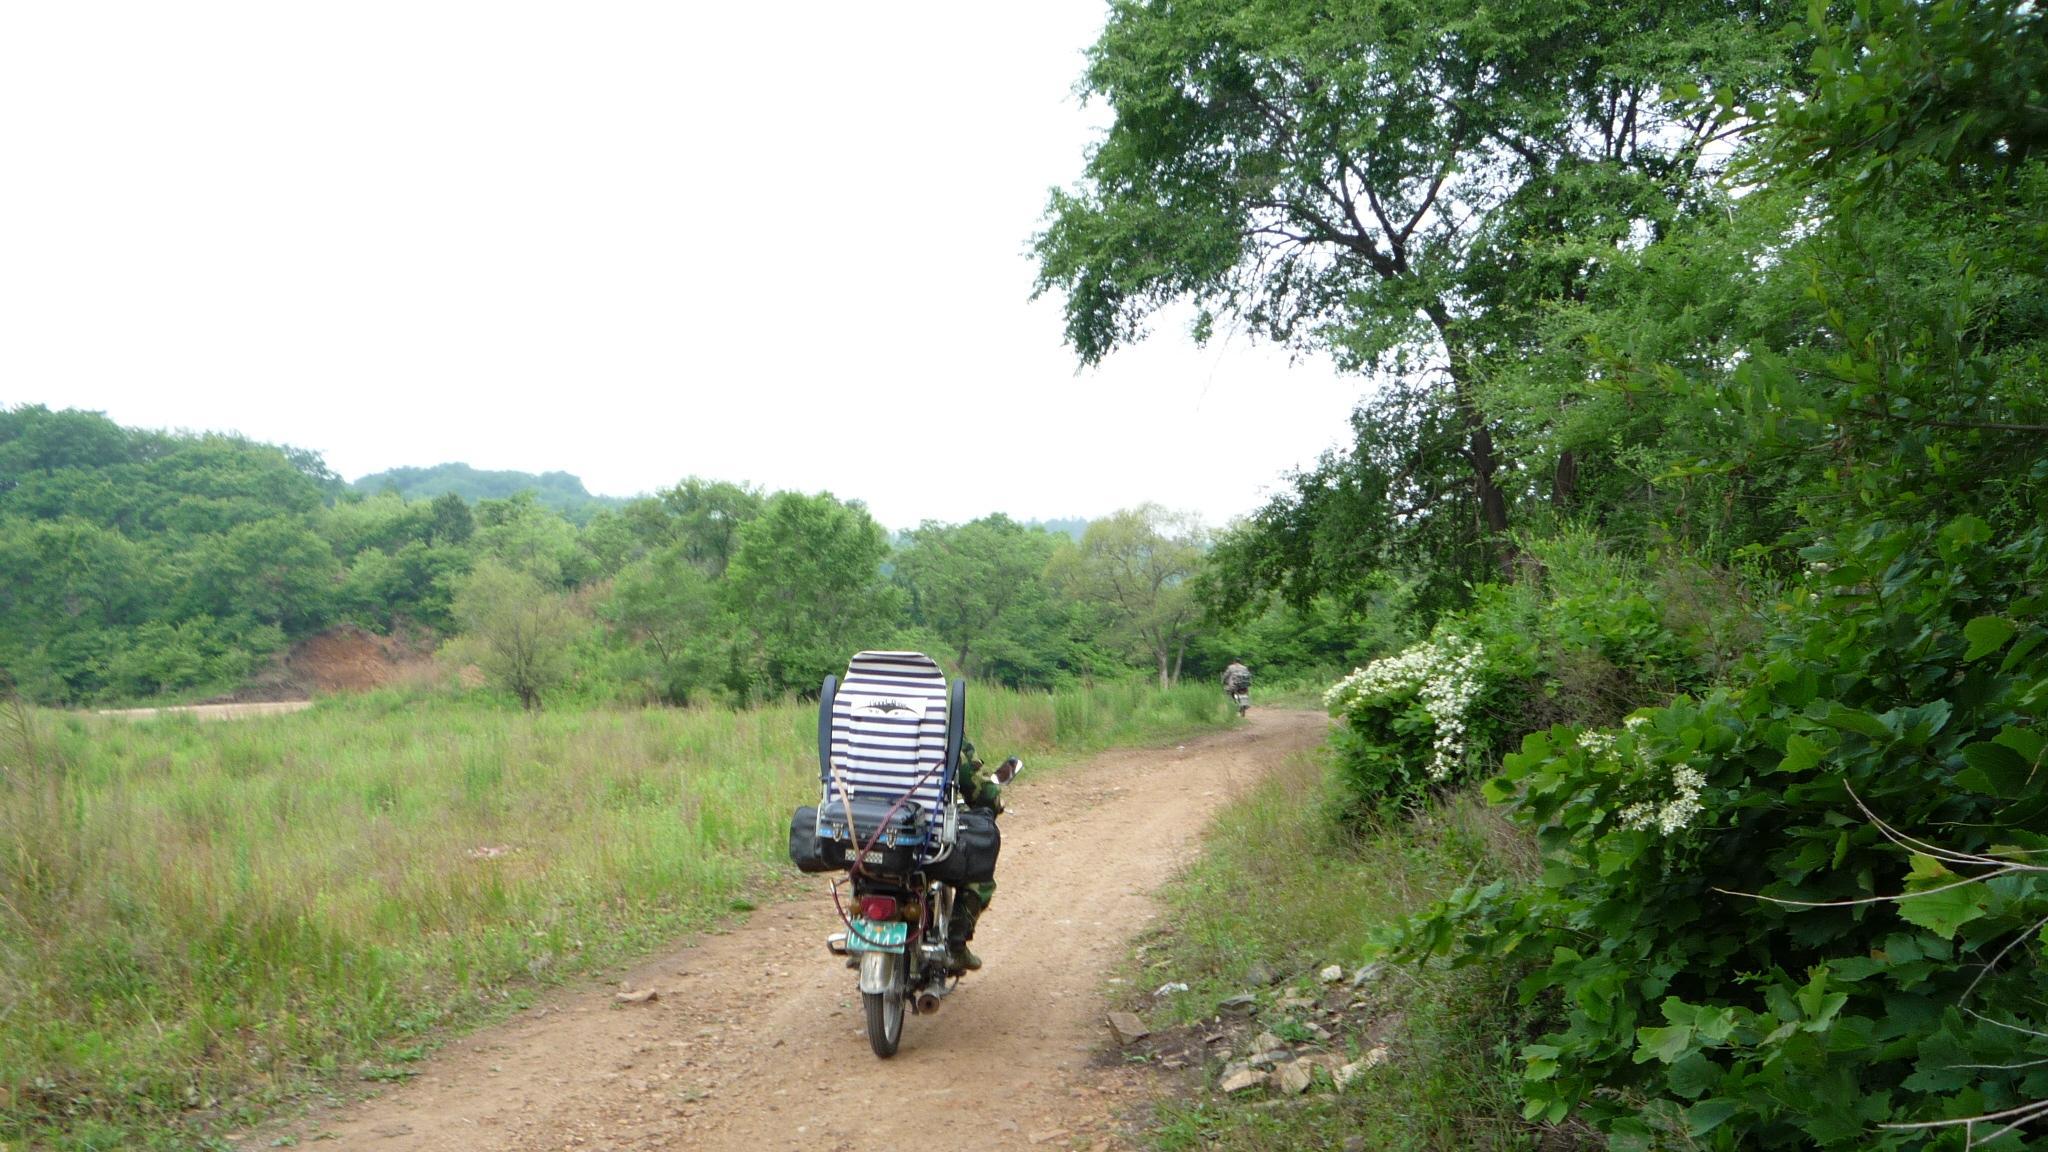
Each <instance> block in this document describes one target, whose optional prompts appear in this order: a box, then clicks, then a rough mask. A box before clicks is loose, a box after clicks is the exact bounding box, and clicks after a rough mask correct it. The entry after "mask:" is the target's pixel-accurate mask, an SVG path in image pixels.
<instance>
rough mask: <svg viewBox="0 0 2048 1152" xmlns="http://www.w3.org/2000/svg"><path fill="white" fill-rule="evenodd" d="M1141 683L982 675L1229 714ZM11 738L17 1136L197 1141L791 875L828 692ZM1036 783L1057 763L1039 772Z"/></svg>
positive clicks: (186, 723) (1045, 732)
mask: <svg viewBox="0 0 2048 1152" xmlns="http://www.w3.org/2000/svg"><path fill="white" fill-rule="evenodd" d="M1225 704H1226V701H1225V700H1224V699H1223V698H1222V695H1221V694H1220V693H1218V692H1214V691H1210V690H1209V689H1207V688H1206V687H1202V688H1194V687H1188V688H1182V689H1177V690H1174V691H1171V692H1161V691H1160V690H1159V689H1158V688H1156V687H1154V686H1148V685H1147V684H1146V683H1144V682H1142V681H1138V682H1121V683H1115V684H1103V685H1097V686H1092V687H1088V686H1075V687H1071V688H1064V689H1061V690H1059V691H1057V692H1053V693H1049V694H1048V693H1042V692H1041V693H1015V692H1009V691H1004V690H1000V689H989V688H983V689H980V690H978V691H976V692H975V693H973V694H972V696H971V697H970V704H969V707H970V735H971V736H972V738H973V739H974V740H976V741H977V742H978V743H979V744H980V746H981V747H982V748H984V749H987V750H991V751H994V750H1000V751H1001V753H1002V754H1009V753H1011V752H1017V753H1021V754H1024V755H1027V756H1034V757H1035V756H1038V755H1040V754H1050V755H1051V756H1052V757H1053V758H1054V759H1055V760H1057V759H1060V758H1065V757H1070V756H1073V755H1075V754H1077V753H1080V752H1083V751H1086V750H1089V749H1095V748H1100V747H1104V746H1107V745H1109V744H1112V743H1135V742H1147V741H1155V740H1165V739H1168V738H1170V737H1173V736H1175V735H1179V734H1184V733H1186V732H1189V731H1191V730H1194V729H1197V728H1201V727H1205V726H1210V725H1221V724H1223V723H1225V722H1227V719H1228V713H1227V709H1226V707H1225ZM5 720H6V723H7V731H6V734H5V740H4V741H0V1009H4V1010H0V1073H4V1074H0V1142H5V1141H26V1142H27V1143H28V1145H29V1146H31V1147H39V1148H40V1147H49V1148H53V1149H115V1148H132V1147H143V1146H148V1147H165V1148H180V1147H193V1146H197V1145H199V1144H201V1143H203V1142H204V1140H205V1139H206V1138H209V1137H217V1136H219V1135H220V1134H221V1133H222V1132H225V1131H228V1130H230V1129H229V1126H230V1125H235V1124H239V1123H244V1122H246V1121H247V1120H248V1119H249V1118H251V1117H254V1116H257V1115H260V1114H262V1113H263V1112H264V1111H265V1110H267V1109H269V1108H272V1107H275V1106H276V1105H277V1104H278V1103H279V1102H280V1101H282V1100H285V1099H287V1098H289V1097H291V1096H293V1095H294V1094H296V1093H301V1092H304V1091H307V1090H311V1089H316V1088H318V1087H320V1086H322V1085H325V1086H326V1087H328V1088H334V1089H339V1090H341V1091H347V1090H348V1089H349V1087H350V1086H351V1085H354V1084H360V1083H361V1082H362V1081H364V1080H369V1081H376V1080H384V1079H403V1078H405V1077H406V1076H409V1075H411V1070H410V1069H411V1065H412V1063H413V1062H415V1061H417V1060H419V1059H420V1058H421V1057H422V1056H424V1054H425V1053H426V1051H427V1050H428V1048H429V1047H430V1046H431V1045H432V1044H433V1043H434V1042H435V1041H436V1040H437V1038H438V1037H439V1036H440V1035H442V1030H443V1029H444V1028H447V1027H450V1026H459V1025H461V1024H463V1023H466V1022H471V1021H475V1020H478V1019H481V1018H484V1017H487V1016H489V1015H490V1014H491V1013H493V1012H496V1011H499V1010H502V1009H503V1008H504V1007H505V1006H507V1005H516V1004H519V1003H521V1002H523V1001H524V1000H525V999H526V998H527V997H528V996H530V995H531V994H532V992H533V991H535V990H536V989H538V988H541V987H543V986H545V985H547V984H549V983H551V982H553V981H556V980H558V979H561V978H563V977H565V976H569V975H572V974H586V973H590V972H593V971H595V970H597V969H600V968H603V967H605V966H607V965H610V964H614V963H618V962H621V961H624V960H626V959H629V958H631V957H633V956H635V955H636V954H639V953H642V952H644V951H646V950H647V949H648V948H651V947H653V946H654V945H656V944H659V943H661V942H663V941H666V940H669V939H673V938H674V937H675V936H677V935H678V934H680V933H682V932H685V931H690V930H696V929H701V928H703V927H705V926H706V925H709V924H711V923H713V922H714V921H716V920H717V919H718V918H719V917H721V916H724V915H726V914H728V913H730V912H731V911H733V910H735V909H744V908H748V907H751V905H752V903H753V902H755V901H757V900H760V899H762V898H764V895H767V894H772V893H774V892H775V891H777V890H778V889H779V888H781V887H782V885H783V883H784V880H783V879H782V877H783V874H784V873H786V872H787V865H786V862H785V861H784V860H783V859H782V853H783V849H784V842H785V839H786V835H787V829H788V817H789V812H790V809H791V808H793V807H794V806H795V805H796V804H798V803H801V802H804V801H805V800H807V799H810V798H812V796H813V793H814V790H815V781H816V774H817V713H816V710H815V705H806V704H790V705H778V706H774V707H766V708H760V709H754V710H749V711H743V712H735V711H730V710H711V709H703V710H698V709H690V710H678V709H645V710H595V709H593V710H580V711H569V710H559V711H547V712H540V713H532V712H525V711H522V710H518V709H516V708H514V707H511V706H510V705H509V704H508V705H500V706H493V705H491V704H489V703H479V702H477V701H474V700H465V699H461V698H457V697H452V696H449V695H446V694H419V693H412V694H400V693H394V692H386V693H373V694H368V695H364V696H360V697H353V698H334V699H328V700H324V701H322V702H321V703H320V704H319V705H318V706H316V707H315V708H313V709H311V710H310V711H306V712H301V713H296V714H293V715H289V716H282V717H275V718H268V719H257V720H247V721H240V722H236V723H231V724H219V723H199V722H195V721H193V720H191V719H189V718H183V717H175V716H168V717H160V718H157V719H154V720H148V721H142V722H130V721H124V720H113V719H103V718H97V717H86V716H78V715H73V714H57V713H49V712H40V711H33V710H28V709H26V708H22V707H19V706H16V707H14V708H12V709H10V710H9V711H8V712H7V713H6V716H5ZM1025 786H1027V787H1028V786H1029V783H1028V780H1027V782H1026V784H1025Z"/></svg>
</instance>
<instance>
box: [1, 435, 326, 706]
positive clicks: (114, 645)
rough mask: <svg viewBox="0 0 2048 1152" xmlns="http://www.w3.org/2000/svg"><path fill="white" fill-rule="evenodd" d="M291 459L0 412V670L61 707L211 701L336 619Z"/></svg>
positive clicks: (322, 552)
mask: <svg viewBox="0 0 2048 1152" xmlns="http://www.w3.org/2000/svg"><path fill="white" fill-rule="evenodd" d="M332 479H333V477H332V474H331V473H328V472H327V470H326V469H325V467H324V466H323V465H321V464H320V462H319V458H318V457H317V456H313V455H312V454H310V453H305V452H301V451H298V450H296V449H289V448H285V449H280V448H275V447H271V446H269V445H259V444H251V443H249V442H247V441H245V440H241V439H239V438H235V437H225V436H190V435H173V434H168V433H158V432H139V431H134V430H130V429H125V428H122V427H120V426H119V425H116V424H114V423H113V422H112V421H109V420H107V419H106V418H105V417H103V416H100V415H98V414H96V413H90V412H51V411H50V410H48V409H47V408H43V407H40V406H28V407H21V408H15V409H11V410H7V411H4V412H0V667H5V668H6V669H8V670H9V672H10V673H11V675H12V677H13V679H14V681H15V682H16V683H17V684H18V685H20V687H21V689H22V690H23V691H25V692H28V693H30V694H31V695H33V696H35V697H37V698H41V699H50V700H61V701H72V700H93V699H107V698H112V697H121V696H131V695H139V694H153V693H156V692H181V691H189V690H192V689H194V688H202V687H227V686H230V685H232V684H233V683H234V682H235V680H236V679H238V678H239V677H241V676H242V675H244V674H246V672H247V671H248V670H249V669H250V668H251V667H253V666H254V664H255V663H256V662H257V661H258V660H259V659H261V658H262V657H264V656H265V655H267V654H269V653H270V652H273V651H275V650H277V649H278V648H280V647H281V646H282V645H283V644H284V643H285V642H286V640H287V639H288V638H290V637H291V636H295V635H298V634H302V633H305V632H308V631H312V630H316V629H318V628H320V627H323V626H324V625H325V624H326V623H327V622H328V621H329V620H330V619H332V616H333V613H334V611H335V609H336V604H335V602H334V585H335V583H336V576H337V572H338V569H337V564H336V559H335V556H334V554H333V552H332V550H331V548H330V546H329V544H328V542H327V540H326V539H324V538H323V537H322V535H321V534H320V533H319V532H318V531H317V530H316V526H317V524H318V521H319V519H320V517H321V516H322V515H323V514H324V504H325V501H326V499H327V497H328V496H329V495H330V493H331V490H332V485H331V481H332Z"/></svg>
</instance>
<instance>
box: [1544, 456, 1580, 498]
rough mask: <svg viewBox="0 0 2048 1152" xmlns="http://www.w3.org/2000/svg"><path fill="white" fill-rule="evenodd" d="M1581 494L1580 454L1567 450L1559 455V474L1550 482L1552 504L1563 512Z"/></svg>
mask: <svg viewBox="0 0 2048 1152" xmlns="http://www.w3.org/2000/svg"><path fill="white" fill-rule="evenodd" d="M1578 493H1579V454H1578V453H1577V452H1574V451H1572V450H1571V449H1569V448H1567V449H1565V450H1564V451H1562V452H1560V453H1558V454H1557V473H1556V475H1555V476H1553V477H1552V478H1551V481H1550V503H1551V504H1552V505H1553V506H1555V507H1556V508H1557V510H1558V511H1560V512H1562V511H1565V510H1566V509H1568V508H1570V507H1571V503H1572V498H1573V497H1575V496H1577V495H1578Z"/></svg>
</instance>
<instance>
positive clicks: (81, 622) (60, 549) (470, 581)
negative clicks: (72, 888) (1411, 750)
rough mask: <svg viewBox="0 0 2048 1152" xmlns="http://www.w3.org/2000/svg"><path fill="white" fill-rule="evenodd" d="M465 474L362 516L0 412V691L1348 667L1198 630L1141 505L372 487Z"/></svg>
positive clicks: (49, 415)
mask: <svg viewBox="0 0 2048 1152" xmlns="http://www.w3.org/2000/svg"><path fill="white" fill-rule="evenodd" d="M456 470H459V472H460V473H461V475H458V472H457V471H456ZM480 475H481V476H489V475H492V474H484V473H475V472H474V471H473V470H469V469H466V468H461V466H448V467H444V468H441V469H399V470H396V471H394V472H392V473H389V474H387V476H388V477H389V478H390V479H392V480H393V481H394V483H393V485H387V486H382V487H380V488H379V490H377V491H370V492H365V491H363V490H361V489H362V487H363V485H362V484H360V483H359V484H358V485H357V486H356V487H354V488H351V487H350V486H348V485H345V484H343V483H342V482H341V480H340V479H339V478H338V477H336V476H335V475H334V474H333V473H332V472H331V471H329V470H328V469H327V467H326V466H325V464H324V463H323V462H322V460H321V458H320V457H319V455H317V454H315V453H312V452H308V451H304V450H300V449H294V448H286V447H279V446H275V445H270V444H261V443H256V442H253V441H250V440H246V439H243V438H240V437H236V436H224V435H213V434H190V433H172V432H160V431H147V430H139V429H131V428H124V427H122V426H120V425H118V424H116V423H114V422H113V421H111V420H108V419H107V418H106V417H105V416H102V415H100V414H98V413H93V412H82V411H52V410H50V409H48V408H46V407H41V406H23V407H18V408H14V409H12V410H6V411H0V668H4V669H5V671H6V674H7V676H8V677H9V678H10V679H11V680H12V681H13V682H14V683H15V684H16V685H17V686H18V687H19V688H20V690H21V691H23V692H24V693H25V694H27V695H28V696H30V697H31V698H32V699H37V700H41V701H46V702H50V703H80V702H102V701H113V700H131V699H139V698H145V697H150V696H156V695H162V694H180V695H204V694H207V693H213V692H225V691H229V690H232V689H233V688H234V687H235V686H236V685H237V684H238V683H240V682H241V681H243V680H244V679H245V678H247V677H248V676H250V675H251V674H252V673H253V672H255V671H257V670H259V669H260V668H261V667H262V666H263V665H264V663H265V662H266V661H267V660H268V659H270V658H271V657H272V656H274V655H275V654H276V653H279V652H281V651H283V650H284V649H286V648H287V647H288V646H289V645H290V644H291V643H292V642H293V641H295V640H298V639H300V638H302V637H305V636H308V635H312V634H315V633H318V632H320V631H323V630H325V629H328V628H331V627H334V626H336V625H339V624H352V625H355V626H359V627H363V628H367V629H371V630H374V631H380V632H382V631H390V630H392V629H394V628H398V627H417V628H420V629H425V630H428V631H430V632H431V633H433V634H435V635H437V636H440V637H445V638H449V639H452V640H455V641H456V642H457V643H456V646H455V647H454V648H453V649H452V650H451V655H452V656H453V657H454V658H456V659H460V660H464V661H466V662H473V663H475V664H476V665H477V666H478V667H480V668H482V669H483V670H484V671H485V673H486V674H487V676H488V677H489V679H490V680H491V681H492V682H493V683H494V684H495V685H497V686H498V687H500V688H502V689H503V690H505V691H507V692H508V693H510V694H511V695H513V696H515V697H517V698H518V699H520V700H521V701H522V702H523V703H525V704H527V705H528V706H534V705H537V704H539V703H540V702H541V701H542V700H544V699H545V698H547V697H549V696H551V695H556V694H561V693H571V694H579V695H582V696H586V697H590V698H596V699H618V700H626V701H644V702H665V703H686V702H697V701H705V700H720V701H729V702H734V703H744V702H747V701H752V700H757V699H762V698H767V697H774V696H778V695H781V694H784V693H789V692H804V691H811V690H814V689H815V688H816V686H817V684H818V683H819V681H820V680H822V679H823V677H824V676H825V675H826V674H827V673H828V672H831V671H833V670H834V669H837V668H840V667H843V666H844V663H845V660H846V657H847V655H848V654H849V653H851V652H853V651H855V650H857V649H859V648H862V647H875V646H880V645H902V646H908V647H915V648H921V649H924V650H927V651H930V652H933V653H935V654H938V655H940V656H942V657H943V658H944V659H945V660H947V661H948V662H949V663H950V664H951V665H952V666H953V667H954V668H955V669H956V670H958V671H960V672H963V673H965V674H967V675H969V676H973V677H976V678H984V679H990V680H995V681H999V682H1002V683H1005V684H1010V685H1015V686H1049V685H1052V684H1055V683H1058V682H1060V681H1062V680H1066V679H1071V678H1077V677H1085V676H1096V675H1103V676H1122V675H1127V674H1135V673H1140V672H1142V673H1143V674H1145V675H1148V676H1153V677H1157V678H1159V679H1160V680H1162V681H1171V680H1174V679H1177V678H1179V677H1181V676H1183V675H1186V674H1190V673H1199V674H1204V675H1206V674H1208V673H1209V672H1210V671H1211V670H1213V669H1215V668H1218V667H1220V666H1221V665H1222V663H1224V662H1225V661H1227V660H1228V659H1229V658H1230V657H1231V656H1232V655H1235V654H1237V653H1236V652H1235V651H1234V650H1233V651H1228V652H1226V651H1224V649H1226V648H1232V649H1234V648H1236V647H1244V646H1246V645H1250V646H1251V647H1253V648H1254V649H1256V648H1257V647H1258V644H1259V642H1260V641H1259V638H1260V637H1261V636H1264V637H1267V642H1266V643H1267V648H1266V651H1267V652H1268V653H1269V654H1270V658H1271V660H1274V661H1280V662H1283V663H1284V662H1287V661H1290V660H1291V661H1296V662H1301V663H1317V662H1320V663H1322V664H1325V665H1335V664H1336V663H1337V662H1338V661H1340V660H1341V659H1342V658H1343V656H1344V655H1345V654H1346V653H1345V652H1344V651H1331V652H1324V653H1320V654H1319V653H1314V652H1310V651H1307V650H1305V649H1304V648H1303V645H1302V643H1301V641H1300V640H1299V633H1300V629H1299V628H1297V627H1295V626H1294V625H1293V624H1292V623H1289V624H1287V625H1286V626H1280V625H1278V624H1276V623H1275V622H1274V621H1272V620H1266V621H1264V622H1263V624H1264V627H1263V631H1262V625H1261V621H1260V620H1256V619H1255V620H1253V621H1252V622H1251V623H1250V624H1248V625H1243V626H1240V627H1238V628H1237V630H1236V631H1234V632H1219V631H1218V630H1217V629H1216V628H1214V627H1212V626H1209V625H1207V624H1205V623H1204V622H1203V621H1202V618H1201V613H1200V611H1199V606H1198V603H1197V600H1196V596H1195V593H1196V590H1197V588H1198V587H1200V574H1201V571H1202V568H1203V565H1204V563H1205V558H1206V556H1207V552H1208V533H1207V531H1206V530H1205V529H1204V528H1203V527H1202V526H1201V525H1200V524H1198V523H1196V522H1194V521H1193V520H1191V519H1189V518H1186V517H1183V516H1177V515H1174V514H1170V513H1168V512H1166V511H1165V510H1164V509H1162V508H1159V507H1156V506H1145V507H1141V508H1136V509H1129V510H1125V511H1122V512H1118V513H1116V514H1114V515H1111V516H1108V517H1105V518H1102V519H1100V520H1097V521H1095V522H1093V523H1090V524H1087V525H1085V526H1080V525H1074V524H1068V523H1065V522H1062V523H1061V524H1060V525H1059V527H1060V528H1061V529H1069V528H1075V527H1079V528H1080V531H1078V532H1069V531H1048V530H1046V529H1045V528H1043V527H1038V526H1026V525H1023V524H1019V523H1017V522H1015V521H1013V520H1011V519H1009V518H1008V517H1006V516H1003V515H999V514H998V515H991V516H987V517H984V518H982V519H979V520H975V521H972V522H969V523H966V524H941V523H937V522H928V523H925V524H923V525H921V526H919V527H917V528H915V529H912V530H910V531H907V532H904V533H901V534H900V535H898V537H897V538H896V539H895V540H894V541H892V540H891V539H890V537H889V534H888V533H887V532H885V531H884V530H883V528H882V527H881V526H880V525H879V524H877V523H876V522H875V520H874V518H873V517H872V516H870V515H869V513H868V511H867V509H866V508H865V507H864V506H863V505H862V504H860V503H859V502H858V501H851V500H842V499H840V498H838V497H835V496H833V495H831V494H829V493H813V494H806V493H800V492H765V491H762V490H760V489H756V488H751V487H747V486H744V485H739V484H733V483H728V482H724V481H715V480H705V479H699V478H694V477H693V478H689V479H686V480H683V481H682V482H680V483H678V484H676V485H675V486H674V487H671V488H668V489H666V490H663V491H661V492H659V493H656V494H654V495H652V496H647V497H641V498H638V499H634V500H631V501H626V502H623V503H621V504H620V505H619V506H618V507H615V508H596V509H594V510H591V511H590V514H589V515H588V517H587V519H586V520H585V521H584V522H583V523H580V524H579V523H577V522H575V520H574V519H573V517H572V516H571V515H565V514H564V513H563V512H561V511H558V510H556V509H553V508H550V507H549V506H548V505H547V502H546V500H547V497H546V496H545V495H544V494H541V493H538V492H535V491H530V490H524V489H522V490H517V491H511V492H507V493H506V494H504V495H502V496H498V497H492V498H485V499H478V500H475V501H473V502H472V501H470V500H466V499H464V498H463V496H462V495H460V494H458V493H457V492H456V491H452V490H449V491H442V492H440V493H439V494H438V495H434V496H432V497H431V498H425V499H409V498H407V496H406V495H405V494H404V492H402V491H398V490H393V489H394V487H399V486H408V487H409V488H410V490H412V491H423V490H425V489H426V488H428V487H430V486H431V485H432V484H434V483H441V482H452V481H454V480H459V479H463V478H464V477H465V476H466V477H468V478H474V477H476V476H480ZM515 475H516V474H515ZM547 475H548V477H553V478H557V480H558V483H556V484H555V485H554V488H555V490H556V491H557V492H563V491H573V492H579V493H580V492H583V487H582V484H581V483H580V482H579V481H577V480H576V479H575V477H573V476H567V475H566V474H563V473H549V474H547ZM586 495H587V494H586ZM1279 611H1283V612H1288V613H1293V612H1295V611H1296V610H1295V609H1291V608H1289V609H1280V610H1279ZM1309 611H1310V612H1311V613H1313V611H1314V609H1313V608H1311V609H1310V610H1309ZM1291 619H1292V617H1290V620H1291ZM1337 634H1338V630H1335V629H1332V630H1330V631H1329V632H1328V633H1327V635H1330V636H1334V635H1337ZM1340 648H1341V646H1340Z"/></svg>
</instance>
